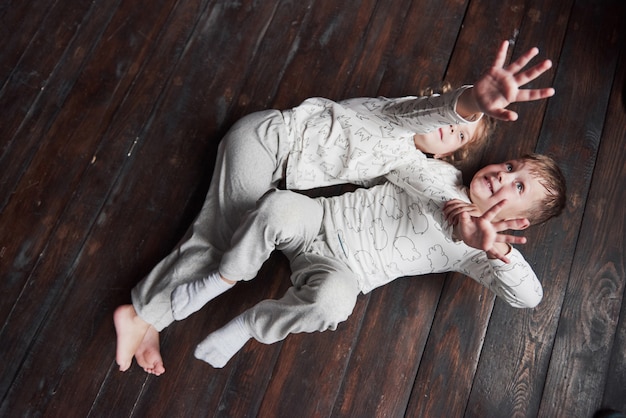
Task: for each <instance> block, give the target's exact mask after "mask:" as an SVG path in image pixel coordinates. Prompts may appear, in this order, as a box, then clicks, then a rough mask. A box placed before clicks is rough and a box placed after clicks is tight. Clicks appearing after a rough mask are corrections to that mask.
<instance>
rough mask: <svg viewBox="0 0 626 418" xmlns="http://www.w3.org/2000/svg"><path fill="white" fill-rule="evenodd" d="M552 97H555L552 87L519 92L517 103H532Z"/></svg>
mask: <svg viewBox="0 0 626 418" xmlns="http://www.w3.org/2000/svg"><path fill="white" fill-rule="evenodd" d="M552 96H554V89H553V88H551V87H547V88H544V89H528V90H519V91H518V93H517V97H516V98H515V101H516V102H530V101H532V100H541V99H545V98H547V97H552Z"/></svg>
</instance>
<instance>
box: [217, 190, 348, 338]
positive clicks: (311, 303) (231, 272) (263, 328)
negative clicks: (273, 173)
mask: <svg viewBox="0 0 626 418" xmlns="http://www.w3.org/2000/svg"><path fill="white" fill-rule="evenodd" d="M323 216H324V209H323V207H322V205H321V204H320V202H319V201H318V200H314V199H311V198H308V197H306V196H302V195H300V194H297V193H294V192H290V191H273V192H271V193H268V194H267V195H266V196H264V197H263V199H261V200H260V201H259V204H258V206H257V208H256V209H255V210H254V211H252V212H250V213H249V214H248V215H247V216H246V217H245V220H244V222H243V223H242V225H241V227H240V228H239V229H238V230H237V231H236V232H235V235H234V238H233V245H232V248H231V249H230V250H228V251H227V252H226V253H224V255H223V258H222V262H221V264H220V267H219V271H220V273H221V274H222V276H224V277H226V278H228V279H230V280H250V279H253V278H254V277H256V275H257V273H258V271H259V269H260V268H261V266H262V264H263V262H264V261H265V260H267V258H268V257H269V255H270V254H271V252H272V251H273V250H274V249H278V250H281V251H283V252H284V253H285V255H286V256H287V257H288V258H289V260H290V265H291V270H292V275H291V281H292V283H293V286H292V287H290V288H289V289H288V290H287V292H286V293H285V295H284V296H283V297H282V298H281V299H278V300H269V299H268V300H264V301H262V302H260V303H258V304H257V305H255V306H254V307H252V308H251V309H249V310H247V311H245V312H244V313H243V314H242V316H243V319H244V323H245V325H246V328H247V329H248V331H249V332H250V334H251V335H252V336H253V337H254V338H255V339H256V340H257V341H259V342H262V343H266V344H271V343H274V342H276V341H280V340H283V339H284V338H285V337H286V336H287V335H288V334H290V333H298V332H314V331H325V330H328V329H331V330H334V329H336V328H337V325H338V324H339V323H340V322H342V321H345V320H346V319H347V318H348V316H350V314H351V313H352V311H353V309H354V306H355V304H356V299H357V296H358V294H359V293H360V289H359V285H358V281H357V277H356V275H355V274H354V273H353V272H352V270H350V268H349V267H348V266H347V265H346V263H345V262H344V261H343V260H341V259H339V258H337V257H335V255H334V254H333V253H332V251H331V250H330V248H329V247H328V245H327V244H326V237H325V234H324V231H321V230H320V229H321V225H322V217H323Z"/></svg>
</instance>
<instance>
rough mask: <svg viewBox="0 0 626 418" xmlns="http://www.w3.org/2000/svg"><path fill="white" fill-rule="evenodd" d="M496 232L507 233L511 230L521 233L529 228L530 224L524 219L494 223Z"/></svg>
mask: <svg viewBox="0 0 626 418" xmlns="http://www.w3.org/2000/svg"><path fill="white" fill-rule="evenodd" d="M493 225H494V227H495V228H496V231H498V232H500V231H507V230H509V229H512V230H514V231H522V230H524V229H526V228H528V227H529V226H530V222H529V221H528V219H526V218H518V219H507V220H505V221H500V222H494V223H493Z"/></svg>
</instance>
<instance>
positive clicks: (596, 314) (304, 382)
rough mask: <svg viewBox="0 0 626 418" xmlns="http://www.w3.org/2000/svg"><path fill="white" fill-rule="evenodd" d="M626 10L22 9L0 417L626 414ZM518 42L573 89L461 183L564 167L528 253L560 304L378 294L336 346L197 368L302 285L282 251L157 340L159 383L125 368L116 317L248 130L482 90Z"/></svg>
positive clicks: (415, 290)
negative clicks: (312, 100) (330, 110)
mask: <svg viewBox="0 0 626 418" xmlns="http://www.w3.org/2000/svg"><path fill="white" fill-rule="evenodd" d="M625 18H626V5H625V4H624V3H623V2H622V1H620V0H605V1H603V2H595V1H591V0H575V1H574V0H567V1H559V0H533V1H527V2H523V1H518V0H511V1H506V2H501V1H495V0H444V1H438V0H359V1H357V2H323V1H319V0H305V1H296V0H282V1H280V0H278V1H265V2H255V1H250V0H244V1H239V2H235V1H222V0H175V1H174V0H156V1H146V0H138V1H134V2H121V1H119V0H103V1H96V2H93V1H85V0H67V1H63V2H60V1H50V2H42V1H38V0H34V1H32V2H16V1H5V2H2V4H0V34H1V35H2V39H3V41H4V44H3V49H2V51H1V52H0V109H1V110H2V112H1V113H0V196H1V197H0V291H1V292H2V298H1V299H0V319H1V320H2V322H1V323H2V326H1V328H0V356H1V357H2V359H3V361H2V362H1V363H0V364H1V365H0V394H1V398H0V399H1V402H0V416H7V417H9V416H11V417H12V416H45V417H49V416H50V417H53V416H63V417H66V416H71V417H74V416H76V417H81V416H91V417H99V416H129V417H130V416H150V417H174V416H175V417H178V416H185V417H187V416H191V417H195V416H219V417H257V416H258V417H292V416H301V417H369V416H371V417H401V416H410V417H441V416H454V417H457V416H467V417H489V416H493V417H514V416H528V417H534V416H542V417H543V416H546V417H547V416H550V417H565V416H567V417H570V416H575V417H588V416H591V415H592V413H593V411H594V410H596V409H597V408H600V407H608V408H615V409H621V410H626V402H625V401H624V396H623V395H624V391H623V388H624V387H625V386H626V363H625V360H624V359H625V358H626V357H625V352H626V351H625V350H626V348H625V347H626V325H625V324H626V313H625V312H626V309H624V308H623V303H624V292H626V286H625V280H626V279H625V276H626V273H625V272H624V254H625V252H624V236H626V234H625V232H626V231H625V230H624V220H625V213H624V209H623V204H622V202H623V201H624V200H625V196H624V190H625V189H626V177H625V175H626V172H625V169H624V167H625V166H624V159H625V157H626V156H625V155H624V141H625V140H626V131H625V126H626V113H625V109H626V105H625V104H624V101H625V100H624V83H625V81H624V74H625V73H626V71H625V70H626V66H625V63H626V58H625V56H626V53H625V52H626V50H625V49H624V43H625V42H626V39H625V38H624V37H625V36H626V35H625V33H624V31H623V28H622V27H621V26H623V24H622V22H623V21H624V19H625ZM503 39H509V40H511V41H512V46H511V48H510V51H509V59H515V58H516V57H518V56H520V55H521V54H522V53H523V52H524V51H526V50H528V48H530V47H532V46H538V47H539V48H540V57H542V58H551V59H552V60H553V64H554V67H553V69H551V70H550V71H549V72H547V73H546V74H544V75H543V76H542V77H541V78H539V79H538V80H536V81H534V82H533V83H532V84H531V86H533V87H543V86H551V85H553V86H554V87H555V88H556V91H557V95H556V96H555V97H553V98H551V99H550V100H548V101H544V102H541V103H522V104H517V105H515V106H514V109H515V110H516V111H517V112H518V113H519V121H518V122H516V123H500V124H498V127H497V131H496V134H495V135H494V138H493V142H492V145H491V147H490V148H489V149H488V150H485V151H483V152H481V153H479V154H477V155H476V158H475V159H472V160H470V161H468V162H467V163H466V165H464V166H463V172H464V174H465V175H466V176H471V175H472V174H473V171H475V169H476V168H477V167H479V166H480V165H484V164H487V163H492V162H498V161H502V160H506V159H509V158H515V157H517V156H519V155H521V154H523V153H527V152H533V151H536V152H541V153H547V154H551V155H552V156H554V157H555V158H556V159H557V161H558V162H559V163H560V165H561V167H562V169H563V171H564V173H565V175H566V177H567V181H568V187H569V190H570V195H569V202H568V204H569V206H568V208H567V210H566V211H565V213H564V214H563V215H562V216H561V217H559V218H557V219H555V220H551V221H549V222H548V223H547V224H546V225H543V226H541V227H536V228H531V230H529V231H527V232H526V233H525V234H524V235H526V236H527V237H528V239H529V244H527V245H525V246H523V247H521V248H520V249H521V250H522V252H523V253H524V255H525V256H526V258H527V259H528V260H529V262H530V263H531V265H532V266H533V268H534V269H535V271H536V272H537V274H538V276H539V277H540V278H541V280H542V282H543V285H544V300H543V301H542V303H541V304H540V305H539V307H537V308H536V309H533V310H517V309H513V308H510V307H508V306H507V305H505V304H504V303H503V302H502V301H499V300H498V299H497V298H495V297H494V296H493V295H492V294H491V293H490V292H489V291H488V290H486V289H484V288H482V287H481V286H479V285H478V284H477V283H475V282H474V281H472V280H471V279H468V278H467V277H464V276H462V275H460V274H449V275H427V276H423V277H411V278H405V279H402V280H397V281H395V282H394V283H391V284H389V285H387V286H385V287H384V288H380V289H376V290H374V291H373V292H371V293H370V294H368V295H361V296H360V297H359V299H358V301H357V305H356V308H355V310H354V312H353V314H352V316H351V317H350V318H349V319H348V320H347V321H346V322H345V323H342V324H340V326H339V327H338V329H337V330H336V331H335V332H325V333H313V334H304V335H293V336H289V337H288V338H287V339H286V340H285V341H283V342H280V343H276V344H273V345H269V346H268V345H262V344H260V343H257V342H254V341H251V342H248V343H247V344H246V345H245V346H244V348H243V349H242V350H241V352H240V353H238V354H237V355H236V356H235V357H234V358H233V359H232V360H231V362H229V364H228V365H227V366H226V367H225V368H223V369H213V368H212V367H210V366H209V365H207V364H205V363H203V362H201V361H198V360H196V359H195V358H194V357H193V351H194V348H195V346H196V345H197V344H198V343H199V342H200V341H201V340H202V339H203V338H204V337H205V336H206V335H207V334H208V333H210V332H212V331H213V330H215V329H217V328H219V327H220V326H222V325H223V324H225V323H226V322H227V321H229V320H230V319H231V318H232V317H234V316H235V315H237V314H238V313H240V312H243V311H244V310H245V309H248V308H249V307H251V306H253V305H254V304H256V303H257V302H258V301H259V300H262V299H265V298H277V297H280V296H281V295H282V294H283V293H284V292H285V291H286V289H287V288H288V286H289V285H290V281H289V274H290V271H289V266H288V263H287V261H286V259H285V257H283V256H282V255H281V254H278V253H277V254H275V255H273V256H272V257H271V258H270V259H269V260H268V261H267V262H266V263H265V265H264V266H263V268H262V270H261V271H260V272H259V275H258V277H257V278H256V279H255V280H253V281H251V282H247V283H243V284H240V285H237V286H236V287H235V289H233V290H232V291H231V292H228V293H226V294H224V295H221V296H220V297H218V298H217V299H216V300H214V301H212V302H211V303H209V304H208V305H207V306H206V307H205V308H204V309H203V310H202V311H200V312H198V313H196V314H194V315H193V316H191V317H190V318H189V319H187V320H185V321H184V322H180V323H174V324H172V325H171V326H170V327H168V328H167V329H166V330H164V331H163V332H162V333H161V335H160V338H161V347H162V352H163V355H164V358H165V362H166V369H167V372H166V373H165V374H164V375H163V376H161V377H159V378H155V377H152V376H149V375H147V374H145V373H144V372H143V371H142V370H141V369H140V368H139V367H137V366H136V365H133V367H131V369H130V370H129V371H127V372H126V373H120V372H119V371H118V370H117V366H116V364H115V361H114V356H115V331H114V328H113V325H112V313H113V310H114V309H115V307H116V306H118V305H120V304H123V303H128V302H129V300H130V290H131V288H132V287H133V286H134V285H135V284H136V283H137V282H138V281H139V280H140V279H141V278H142V277H143V276H144V275H145V274H146V273H147V272H148V271H150V269H151V268H152V267H153V266H154V264H156V263H157V262H158V261H159V260H160V259H161V258H162V257H164V256H165V255H167V254H168V253H169V251H170V250H171V249H172V248H173V247H174V246H175V245H176V243H177V241H178V240H179V239H180V238H181V237H182V236H183V234H184V232H185V231H186V229H187V227H188V226H189V224H190V223H191V222H192V220H193V219H194V217H195V215H196V213H197V212H198V210H199V209H200V207H201V205H202V202H203V199H204V195H205V193H206V191H207V189H208V187H209V183H210V179H211V174H212V171H213V166H214V160H215V153H216V149H217V145H218V143H219V141H220V139H221V138H222V136H223V135H224V133H225V132H226V130H227V129H228V128H229V127H230V126H231V125H232V124H233V123H234V122H235V121H236V120H237V119H239V118H240V117H242V116H243V115H245V114H248V113H251V112H254V111H257V110H261V109H267V108H279V109H282V108H289V107H291V106H295V105H297V104H299V103H300V102H301V101H302V100H304V99H305V98H308V97H312V96H322V97H328V98H331V99H343V98H349V97H359V96H376V95H384V96H387V97H395V96H403V95H416V94H419V92H420V91H421V90H422V89H423V88H426V87H438V86H439V85H440V84H441V83H442V82H443V81H449V82H451V83H452V84H453V85H459V84H464V83H472V82H473V81H475V80H476V78H477V77H478V76H479V75H480V73H481V72H482V71H483V70H484V69H485V67H486V66H487V65H489V64H490V63H491V61H492V59H493V54H494V53H495V51H496V48H497V45H498V44H499V42H500V41H501V40H503ZM251 169H253V168H251ZM466 179H469V177H466ZM344 190H349V188H342V187H333V188H328V189H325V190H318V191H311V192H308V193H307V194H309V195H311V196H314V195H326V194H329V193H330V194H336V193H340V192H342V191H344Z"/></svg>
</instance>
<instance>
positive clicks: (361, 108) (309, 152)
mask: <svg viewBox="0 0 626 418" xmlns="http://www.w3.org/2000/svg"><path fill="white" fill-rule="evenodd" d="M470 87H471V86H463V87H461V88H460V89H458V90H454V91H451V92H448V93H444V94H441V95H433V96H424V97H415V96H408V97H402V98H396V99H388V98H384V97H378V98H356V99H349V100H345V101H341V102H334V101H331V100H328V99H324V98H311V99H307V100H305V101H304V102H303V103H302V104H300V105H299V106H297V107H295V108H293V109H291V110H286V111H283V112H282V113H283V118H284V119H285V123H286V125H287V130H288V132H289V141H290V150H289V155H288V157H287V165H286V173H285V174H286V176H285V177H286V183H287V188H288V189H296V190H306V189H311V188H315V187H320V186H323V185H332V184H344V183H354V184H360V185H372V184H375V183H376V182H375V181H370V180H373V179H377V178H379V177H381V176H384V175H385V174H387V173H388V172H389V171H391V170H392V169H394V168H395V167H398V166H400V165H403V164H406V163H408V162H410V161H411V160H412V159H414V158H416V156H418V155H421V152H420V151H419V150H417V149H416V148H415V144H414V142H413V136H414V135H415V134H416V133H427V132H430V131H432V130H434V129H437V128H439V127H441V126H449V125H458V124H467V123H474V122H476V121H477V120H478V119H474V120H467V119H464V118H462V117H461V116H460V115H459V114H458V113H457V112H456V110H455V109H456V103H457V100H458V98H459V96H460V95H461V93H462V92H463V91H464V90H466V89H468V88H470Z"/></svg>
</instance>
